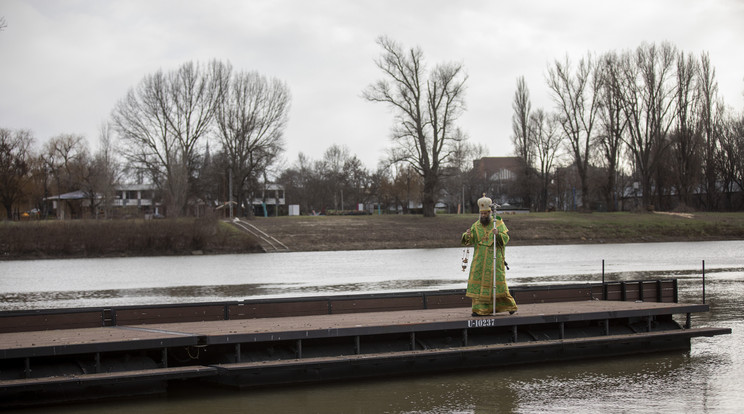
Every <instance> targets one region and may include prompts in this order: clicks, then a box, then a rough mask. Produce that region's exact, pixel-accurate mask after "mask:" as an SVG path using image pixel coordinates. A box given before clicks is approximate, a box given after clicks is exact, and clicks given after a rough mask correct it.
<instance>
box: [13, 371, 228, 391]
mask: <svg viewBox="0 0 744 414" xmlns="http://www.w3.org/2000/svg"><path fill="white" fill-rule="evenodd" d="M217 374H218V369H217V368H216V367H214V366H208V365H195V366H184V367H175V368H156V369H141V370H131V371H119V372H106V373H94V374H77V375H61V376H54V377H44V378H27V379H16V380H4V381H0V393H2V392H8V391H31V390H42V389H45V388H46V387H49V386H63V385H68V384H69V385H75V386H89V385H106V384H117V383H123V382H143V381H150V380H171V379H189V378H205V377H209V376H215V375H217Z"/></svg>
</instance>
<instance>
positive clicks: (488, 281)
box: [461, 194, 517, 316]
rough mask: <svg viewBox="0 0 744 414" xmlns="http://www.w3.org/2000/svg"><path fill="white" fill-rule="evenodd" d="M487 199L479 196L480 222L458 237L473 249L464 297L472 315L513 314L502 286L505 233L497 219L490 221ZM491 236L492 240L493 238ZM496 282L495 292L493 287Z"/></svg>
mask: <svg viewBox="0 0 744 414" xmlns="http://www.w3.org/2000/svg"><path fill="white" fill-rule="evenodd" d="M491 204H492V202H491V199H490V198H488V197H486V195H485V194H483V198H480V199H479V200H478V210H479V211H480V220H478V221H476V222H475V223H473V225H472V226H470V228H469V229H468V230H467V231H466V232H465V233H463V234H462V238H461V243H462V244H463V245H465V246H473V261H472V264H471V265H470V276H469V277H468V288H467V292H466V296H467V297H469V298H471V299H472V301H473V316H488V315H490V314H491V313H492V312H493V311H494V301H495V310H496V312H509V314H513V313H514V312H516V311H517V304H516V302H514V298H513V297H512V296H511V294H509V288H508V287H507V286H506V271H505V269H504V246H506V243H508V242H509V234H508V232H509V230H508V229H507V228H506V225H505V224H504V221H503V220H502V219H501V217H499V216H496V217H495V218H491ZM494 235H495V237H494ZM494 242H495V243H496V249H495V250H496V275H495V278H494V271H493V266H494V260H493V255H494V248H493V246H494ZM494 279H495V282H496V289H494V288H493V286H494Z"/></svg>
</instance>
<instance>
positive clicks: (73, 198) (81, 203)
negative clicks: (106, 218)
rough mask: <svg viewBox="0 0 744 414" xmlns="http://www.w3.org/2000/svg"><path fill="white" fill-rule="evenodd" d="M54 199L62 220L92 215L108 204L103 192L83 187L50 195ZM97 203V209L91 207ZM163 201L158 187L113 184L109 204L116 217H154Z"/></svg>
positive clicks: (54, 208)
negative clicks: (112, 196)
mask: <svg viewBox="0 0 744 414" xmlns="http://www.w3.org/2000/svg"><path fill="white" fill-rule="evenodd" d="M45 200H48V201H51V202H52V210H53V211H54V214H55V215H56V217H57V218H58V219H60V220H66V219H79V218H92V217H97V216H98V214H99V213H100V214H102V210H103V209H104V208H106V206H105V205H104V198H103V196H102V195H101V194H95V195H93V194H91V193H88V192H85V191H82V190H78V191H72V192H69V193H65V194H59V195H55V196H51V197H47V198H46V199H45ZM91 203H95V204H96V206H95V209H93V208H91ZM159 206H160V204H159V203H157V202H156V201H155V187H154V186H152V185H148V184H125V185H120V186H117V187H115V188H114V198H113V199H112V200H111V204H110V207H111V208H112V209H113V210H112V211H113V214H114V216H116V217H124V216H135V217H139V216H142V217H146V218H148V217H151V216H152V215H153V214H158V213H159Z"/></svg>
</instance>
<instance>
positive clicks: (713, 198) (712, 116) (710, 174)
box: [697, 53, 723, 210]
mask: <svg viewBox="0 0 744 414" xmlns="http://www.w3.org/2000/svg"><path fill="white" fill-rule="evenodd" d="M697 70H698V73H697V87H698V91H697V92H698V95H699V99H700V128H701V130H702V131H701V132H702V134H703V140H704V141H705V149H704V154H703V158H704V161H703V162H704V167H703V169H704V174H705V180H704V184H705V194H706V205H707V208H708V210H713V209H715V208H716V204H717V199H718V194H717V193H718V190H717V188H716V180H717V174H716V163H717V162H716V154H717V152H718V148H717V147H718V144H717V141H718V139H717V137H716V129H717V125H720V124H721V123H723V120H722V116H721V113H722V111H716V108H718V107H719V105H717V100H718V82H717V81H716V70H715V68H713V66H712V65H711V63H710V55H708V53H703V54H702V56H701V57H700V65H699V66H698V68H697ZM720 106H721V107H722V106H723V105H720Z"/></svg>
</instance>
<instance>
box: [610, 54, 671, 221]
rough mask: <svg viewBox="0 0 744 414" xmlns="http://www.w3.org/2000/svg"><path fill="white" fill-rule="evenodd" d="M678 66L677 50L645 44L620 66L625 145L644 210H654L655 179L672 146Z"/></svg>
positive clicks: (627, 57) (625, 56) (628, 56)
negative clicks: (625, 124) (635, 176)
mask: <svg viewBox="0 0 744 414" xmlns="http://www.w3.org/2000/svg"><path fill="white" fill-rule="evenodd" d="M675 62H676V48H675V47H674V46H672V45H671V44H670V43H667V42H665V43H662V44H661V45H660V46H659V45H656V44H648V43H644V44H642V45H641V46H639V47H638V48H637V49H636V50H635V51H634V52H628V53H626V54H625V55H624V58H623V62H622V65H621V67H622V69H623V73H622V78H621V80H622V90H623V94H622V97H623V111H624V112H625V115H626V117H627V120H628V134H627V138H626V144H627V147H628V150H629V151H630V153H631V154H632V157H633V163H634V167H635V170H636V173H637V175H638V177H639V179H640V181H641V190H642V195H641V199H642V203H643V207H644V208H650V207H652V206H653V203H652V201H653V188H654V186H653V178H654V175H655V174H657V173H658V169H657V167H658V165H659V163H660V162H661V160H662V156H663V154H664V152H665V151H666V150H667V148H668V146H669V139H668V138H669V136H668V134H669V129H670V128H671V126H672V123H673V121H674V105H675V99H674V97H675V91H674V67H675V66H674V64H675ZM656 187H658V186H656Z"/></svg>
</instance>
